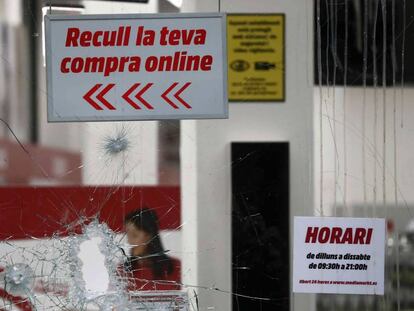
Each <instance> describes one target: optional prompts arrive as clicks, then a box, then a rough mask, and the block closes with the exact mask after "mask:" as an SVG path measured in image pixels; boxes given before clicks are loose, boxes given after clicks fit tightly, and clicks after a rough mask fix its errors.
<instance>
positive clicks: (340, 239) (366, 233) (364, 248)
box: [293, 217, 385, 295]
mask: <svg viewBox="0 0 414 311" xmlns="http://www.w3.org/2000/svg"><path fill="white" fill-rule="evenodd" d="M384 250H385V221H384V219H373V218H339V217H295V220H294V249H293V291H294V292H296V293H335V294H339V293H341V294H365V295H369V294H370V295H374V294H375V295H383V294H384Z"/></svg>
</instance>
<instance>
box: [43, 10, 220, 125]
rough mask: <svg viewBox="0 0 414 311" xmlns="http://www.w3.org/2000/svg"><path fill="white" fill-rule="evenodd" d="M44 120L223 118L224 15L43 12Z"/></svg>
mask: <svg viewBox="0 0 414 311" xmlns="http://www.w3.org/2000/svg"><path fill="white" fill-rule="evenodd" d="M45 25H46V67H47V91H48V120H49V121H51V122H60V121H99V120H102V121H103V120H111V121H115V120H149V119H152V120H156V119H209V118H227V117H228V105H227V71H226V70H227V69H226V68H227V63H226V21H225V15H224V14H217V13H213V14H175V15H159V14H148V15H145V14H142V15H84V16H82V15H80V16H53V15H47V16H45Z"/></svg>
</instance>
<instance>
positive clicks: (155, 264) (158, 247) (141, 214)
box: [125, 208, 174, 277]
mask: <svg viewBox="0 0 414 311" xmlns="http://www.w3.org/2000/svg"><path fill="white" fill-rule="evenodd" d="M128 223H131V224H133V225H134V226H135V227H136V228H137V229H139V230H142V231H145V232H146V233H148V234H149V235H150V236H151V239H150V241H149V242H148V244H147V250H148V259H149V260H150V262H151V268H152V273H153V274H154V276H155V277H162V276H163V275H164V273H165V272H167V273H168V274H171V273H172V272H173V270H174V267H173V261H172V260H171V258H170V257H169V256H167V255H166V254H165V250H164V247H163V245H162V242H161V238H160V235H159V225H158V217H157V214H156V213H155V212H154V211H153V210H151V209H149V208H142V209H138V210H135V211H132V212H130V213H129V214H127V215H126V216H125V224H128ZM138 260H139V259H137V258H133V257H130V258H128V264H129V266H130V268H134V265H135V264H136V263H137V261H138Z"/></svg>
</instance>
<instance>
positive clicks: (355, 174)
mask: <svg viewBox="0 0 414 311" xmlns="http://www.w3.org/2000/svg"><path fill="white" fill-rule="evenodd" d="M334 91H335V95H336V96H335V102H334V100H333V99H334V96H333V94H334ZM394 91H395V92H394ZM322 92H323V96H322V102H323V118H322V120H323V131H322V136H323V165H324V167H323V183H324V184H323V211H324V212H325V213H326V214H333V213H334V212H335V202H336V206H343V205H346V206H347V207H348V208H350V207H354V206H357V205H358V206H364V205H366V206H368V207H370V206H373V205H375V202H376V205H377V206H381V205H384V203H385V204H386V205H388V206H393V205H395V202H396V201H395V189H397V197H398V198H397V200H398V204H399V206H400V207H401V206H406V205H407V204H408V205H410V204H412V203H413V202H414V192H413V191H412V188H413V185H414V166H413V165H412V163H413V161H414V140H413V139H412V135H413V130H414V121H413V120H414V107H413V106H412V105H411V103H410V102H411V99H412V98H413V96H414V88H412V87H406V88H405V89H404V90H403V92H402V90H401V89H400V88H395V89H393V88H387V89H386V92H385V99H386V105H385V106H386V119H385V134H386V135H385V159H384V149H383V148H384V120H383V103H384V101H383V99H384V96H383V95H384V93H383V89H382V88H378V89H377V91H375V90H374V89H373V88H367V89H366V90H365V105H366V106H365V107H366V108H365V109H366V110H365V111H366V112H365V134H364V130H363V120H364V118H363V114H364V89H363V88H361V87H355V88H347V89H346V91H345V98H344V89H343V88H340V87H337V88H335V89H333V88H332V87H331V88H330V90H329V93H328V89H327V88H323V90H322ZM375 93H376V95H375ZM402 94H403V95H402ZM375 97H376V105H377V128H376V130H374V123H375ZM314 98H315V99H314V101H315V129H316V130H315V133H316V135H315V138H316V140H315V146H316V147H315V171H316V174H315V188H316V196H315V201H316V203H315V207H316V210H317V213H320V212H321V211H320V191H319V189H320V151H319V150H320V149H319V147H320V130H319V115H320V109H319V104H320V98H321V97H320V90H319V88H315V92H314ZM344 99H345V103H346V104H345V109H346V110H345V111H346V115H345V117H346V123H345V131H346V143H345V144H344V122H343V120H344V119H343V118H344ZM394 103H395V108H396V112H395V116H396V119H395V120H396V122H395V124H396V127H395V135H396V142H397V147H396V148H397V149H396V158H395V156H394V148H395V147H394ZM334 105H335V107H336V109H335V110H336V113H335V115H336V116H335V119H334V118H333V107H334ZM334 131H336V135H335V137H334V134H333V133H334ZM375 141H376V148H375ZM334 142H335V143H334ZM364 142H365V155H364V153H363V145H364ZM335 148H336V152H335ZM345 154H346V159H345ZM364 158H365V163H364ZM394 159H396V170H395V167H394ZM345 161H346V166H347V167H346V169H345ZM335 162H336V174H335ZM384 165H385V176H384V174H383V167H384ZM375 171H376V175H377V177H376V178H375ZM335 176H336V177H335ZM395 176H397V177H396V178H395ZM384 180H385V201H384V196H383V194H384V192H383V181H384ZM345 181H346V183H345ZM375 181H376V182H375ZM345 184H346V187H345ZM335 188H336V200H335ZM374 190H375V191H376V196H374ZM364 192H365V198H364ZM375 197H376V199H375ZM390 213H391V211H390ZM407 216H409V217H411V216H410V214H409V212H408V211H407Z"/></svg>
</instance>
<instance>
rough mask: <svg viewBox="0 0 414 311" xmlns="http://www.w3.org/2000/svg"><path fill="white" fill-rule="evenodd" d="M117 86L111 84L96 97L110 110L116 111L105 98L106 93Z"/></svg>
mask: <svg viewBox="0 0 414 311" xmlns="http://www.w3.org/2000/svg"><path fill="white" fill-rule="evenodd" d="M114 86H115V84H114V83H109V84H108V85H107V86H106V87H105V88H104V89H103V90H102V91H101V92H100V93H99V94H98V95H96V99H97V100H99V101H101V102H102V104H104V106H105V107H106V108H108V109H109V110H116V108H115V107H114V106H112V105H111V104H110V103H109V102H108V101H107V100H106V99H105V98H104V96H105V95H106V93H108V92H109V91H110V90H111V89H112V88H113V87H114Z"/></svg>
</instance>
